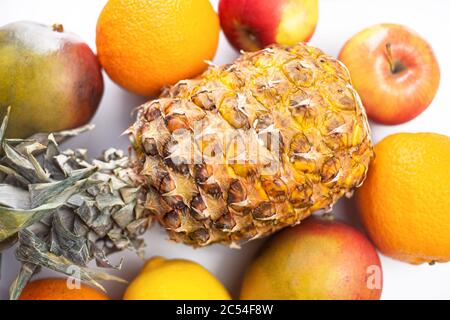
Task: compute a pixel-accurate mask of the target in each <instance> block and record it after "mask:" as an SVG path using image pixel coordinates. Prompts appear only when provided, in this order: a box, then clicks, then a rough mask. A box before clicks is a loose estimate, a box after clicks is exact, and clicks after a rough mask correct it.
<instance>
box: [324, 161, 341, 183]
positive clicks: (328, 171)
mask: <svg viewBox="0 0 450 320" xmlns="http://www.w3.org/2000/svg"><path fill="white" fill-rule="evenodd" d="M339 169H340V163H339V159H338V158H335V157H331V158H328V159H327V160H326V161H325V163H324V164H323V165H322V169H321V172H320V176H321V178H322V182H324V183H328V182H331V181H332V180H333V179H334V178H336V177H337V175H338V174H339Z"/></svg>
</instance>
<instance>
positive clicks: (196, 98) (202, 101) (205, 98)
mask: <svg viewBox="0 0 450 320" xmlns="http://www.w3.org/2000/svg"><path fill="white" fill-rule="evenodd" d="M191 100H192V102H194V103H195V104H196V105H197V106H199V107H200V108H202V109H205V110H213V109H214V108H215V107H216V103H215V102H214V100H213V99H212V97H211V94H210V93H209V92H208V91H206V90H205V91H200V92H197V93H196V94H195V95H193V96H192V98H191Z"/></svg>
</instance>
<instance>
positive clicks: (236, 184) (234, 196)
mask: <svg viewBox="0 0 450 320" xmlns="http://www.w3.org/2000/svg"><path fill="white" fill-rule="evenodd" d="M246 198H247V191H246V190H245V187H244V185H243V184H242V183H241V181H239V180H238V179H234V180H233V181H232V182H231V183H230V187H229V189H228V197H227V202H228V204H232V203H239V202H242V201H244V200H245V199H246Z"/></svg>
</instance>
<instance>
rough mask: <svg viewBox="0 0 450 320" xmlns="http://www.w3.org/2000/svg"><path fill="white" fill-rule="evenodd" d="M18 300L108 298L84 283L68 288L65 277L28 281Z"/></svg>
mask: <svg viewBox="0 0 450 320" xmlns="http://www.w3.org/2000/svg"><path fill="white" fill-rule="evenodd" d="M19 299H20V300H109V298H108V297H107V296H106V295H105V294H103V293H102V292H100V291H98V290H96V289H93V288H91V287H89V286H86V285H83V284H82V285H81V287H80V288H74V289H69V287H68V286H67V280H66V279H62V278H61V279H56V278H49V279H40V280H35V281H33V282H30V283H28V284H27V285H26V286H25V288H24V289H23V291H22V294H21V295H20V298H19Z"/></svg>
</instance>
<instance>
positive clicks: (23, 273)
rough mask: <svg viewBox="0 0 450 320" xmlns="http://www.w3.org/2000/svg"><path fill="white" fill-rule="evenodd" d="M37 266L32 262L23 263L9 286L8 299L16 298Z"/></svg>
mask: <svg viewBox="0 0 450 320" xmlns="http://www.w3.org/2000/svg"><path fill="white" fill-rule="evenodd" d="M38 269H39V268H38V266H36V265H34V264H32V263H23V264H22V267H21V268H20V271H19V273H18V274H17V276H16V278H15V279H14V281H13V283H11V286H10V287H9V299H10V300H17V299H19V297H20V294H21V293H22V290H23V288H25V286H26V285H27V283H28V282H30V280H31V278H32V277H33V275H34V274H35V273H36V271H37V270H38Z"/></svg>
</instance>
